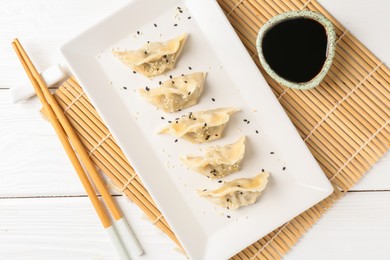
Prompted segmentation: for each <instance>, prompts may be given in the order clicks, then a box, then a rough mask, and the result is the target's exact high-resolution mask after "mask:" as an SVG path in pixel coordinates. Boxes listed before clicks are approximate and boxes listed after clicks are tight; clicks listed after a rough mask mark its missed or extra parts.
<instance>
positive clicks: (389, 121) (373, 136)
mask: <svg viewBox="0 0 390 260" xmlns="http://www.w3.org/2000/svg"><path fill="white" fill-rule="evenodd" d="M389 124H390V120H388V121H387V122H386V123H385V124H384V125H383V126H382V127H380V128H379V129H378V130H377V131H376V132H375V133H374V134H373V135H372V136H371V137H370V138H368V139H367V141H365V142H364V143H363V144H362V145H361V146H360V148H359V149H358V150H356V152H355V153H354V154H353V155H352V156H351V158H349V159H348V160H347V161H346V162H345V163H344V164H343V166H341V167H340V169H339V170H338V171H337V172H336V173H335V175H334V176H333V177H332V178H330V179H329V180H330V181H332V180H333V179H334V178H336V177H337V176H338V175H339V174H340V172H342V171H343V170H344V168H345V167H346V166H347V165H348V164H349V163H350V162H351V161H352V160H353V159H354V158H355V157H356V155H358V154H359V153H360V152H361V150H362V149H363V148H364V147H365V146H366V145H367V144H368V143H369V142H371V140H372V139H374V138H375V137H376V136H377V135H378V134H379V133H380V132H381V131H382V130H383V129H385V128H386V126H388V125H389Z"/></svg>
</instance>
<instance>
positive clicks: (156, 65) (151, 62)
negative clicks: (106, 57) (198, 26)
mask: <svg viewBox="0 0 390 260" xmlns="http://www.w3.org/2000/svg"><path fill="white" fill-rule="evenodd" d="M186 38H187V34H186V33H184V34H182V35H180V36H178V37H176V38H173V39H170V40H168V41H166V42H150V43H147V44H145V45H144V46H143V47H142V48H140V49H138V50H133V51H113V54H114V56H115V57H117V58H118V59H119V60H120V61H122V62H123V63H124V64H125V65H127V66H129V67H130V68H132V69H133V70H135V71H137V72H139V73H141V74H142V75H144V76H146V77H153V76H156V75H160V74H162V73H164V72H165V71H166V70H170V69H173V68H174V67H175V64H176V60H177V58H178V57H179V55H180V52H181V51H182V49H183V46H184V43H185V41H186Z"/></svg>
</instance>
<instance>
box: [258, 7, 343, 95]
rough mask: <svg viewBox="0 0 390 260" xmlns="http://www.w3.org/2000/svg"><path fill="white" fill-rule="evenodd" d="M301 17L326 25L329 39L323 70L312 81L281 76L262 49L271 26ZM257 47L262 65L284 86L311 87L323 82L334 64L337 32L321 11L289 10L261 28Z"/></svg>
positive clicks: (295, 87)
mask: <svg viewBox="0 0 390 260" xmlns="http://www.w3.org/2000/svg"><path fill="white" fill-rule="evenodd" d="M299 18H308V19H312V20H315V21H317V22H318V23H320V24H321V25H322V26H324V28H325V32H326V35H327V40H328V44H327V50H326V60H325V62H324V65H323V66H322V69H321V71H320V72H319V73H318V74H317V75H316V76H315V77H314V78H312V79H311V80H310V81H307V82H293V81H289V80H286V79H284V78H282V77H280V76H279V75H278V74H277V73H276V72H275V71H274V70H273V69H271V67H270V66H269V64H268V63H267V61H266V60H265V57H264V54H263V51H262V50H263V49H262V43H263V38H264V36H265V34H266V33H267V32H268V30H270V29H271V28H273V27H274V26H276V25H278V24H279V23H281V22H284V21H287V20H293V19H299ZM256 48H257V53H258V55H259V59H260V63H261V65H262V66H263V68H264V69H265V71H266V72H267V73H268V74H269V75H270V76H271V77H272V78H273V79H274V80H276V81H277V82H279V83H280V84H282V85H283V86H285V87H289V88H294V89H311V88H314V87H316V86H318V85H319V84H320V83H321V81H322V80H323V79H324V77H325V75H326V74H327V72H328V71H329V68H330V66H331V65H332V61H333V57H334V54H335V48H336V33H335V30H334V27H333V24H332V22H331V21H330V20H329V19H328V18H326V17H325V16H324V15H322V14H320V13H317V12H313V11H309V10H299V11H288V12H284V13H281V14H279V15H276V16H274V17H272V18H271V19H269V20H268V21H267V22H266V23H265V24H264V25H263V26H262V27H261V28H260V30H259V33H258V35H257V40H256Z"/></svg>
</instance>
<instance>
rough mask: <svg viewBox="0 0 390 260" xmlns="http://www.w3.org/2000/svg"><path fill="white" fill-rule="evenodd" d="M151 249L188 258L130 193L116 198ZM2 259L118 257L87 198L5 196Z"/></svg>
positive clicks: (0, 222)
mask: <svg viewBox="0 0 390 260" xmlns="http://www.w3.org/2000/svg"><path fill="white" fill-rule="evenodd" d="M116 200H117V201H118V203H119V206H120V207H121V208H122V209H123V212H124V215H125V217H126V218H127V220H128V222H129V223H130V224H131V223H132V228H133V230H134V232H135V234H136V235H137V238H138V239H139V241H140V243H141V245H142V247H143V248H144V250H145V252H146V254H145V256H144V257H142V259H186V258H185V257H184V255H182V254H181V253H180V252H179V251H178V250H177V248H176V245H175V244H174V242H172V241H171V240H170V239H167V236H166V235H165V234H164V233H163V232H162V231H160V230H159V229H157V228H156V227H154V225H153V224H152V223H150V222H149V221H148V220H147V217H146V216H145V215H144V213H143V212H142V211H141V210H140V209H139V208H137V207H136V206H135V205H134V204H133V203H131V202H130V201H129V200H128V199H127V198H125V197H116ZM0 208H1V209H7V210H0V259H21V258H23V259H64V260H65V259H80V260H81V259H91V260H92V259H105V260H106V259H117V256H116V253H115V251H114V249H113V247H112V245H111V243H110V241H109V238H108V236H107V235H106V232H105V231H104V229H103V227H102V226H101V224H100V221H99V219H98V217H97V216H96V214H95V211H94V209H93V208H92V206H91V204H90V202H89V200H88V198H86V197H78V198H75V197H73V198H49V199H48V198H39V199H0Z"/></svg>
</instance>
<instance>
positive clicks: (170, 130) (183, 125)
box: [159, 108, 239, 143]
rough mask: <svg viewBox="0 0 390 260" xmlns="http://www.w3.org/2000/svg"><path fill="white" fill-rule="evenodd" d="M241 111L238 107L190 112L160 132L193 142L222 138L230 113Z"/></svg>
mask: <svg viewBox="0 0 390 260" xmlns="http://www.w3.org/2000/svg"><path fill="white" fill-rule="evenodd" d="M237 111H239V110H238V109H236V108H217V109H213V110H207V111H200V112H194V113H192V112H190V113H189V114H188V115H184V116H182V117H181V118H178V119H177V120H176V121H173V122H172V123H170V124H169V125H167V126H166V127H164V128H163V129H162V130H161V131H160V132H159V133H160V134H171V135H173V136H176V137H180V138H183V139H185V140H188V141H190V142H191V143H204V142H210V141H212V140H216V139H219V138H221V136H222V132H223V129H224V128H225V125H226V123H227V122H228V121H229V119H230V115H231V114H233V113H235V112H237Z"/></svg>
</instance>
